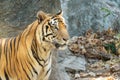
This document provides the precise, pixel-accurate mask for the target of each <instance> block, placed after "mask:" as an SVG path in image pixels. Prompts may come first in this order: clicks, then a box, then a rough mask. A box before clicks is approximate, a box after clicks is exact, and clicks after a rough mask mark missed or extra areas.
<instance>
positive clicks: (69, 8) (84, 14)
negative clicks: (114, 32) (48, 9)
mask: <svg viewBox="0 0 120 80" xmlns="http://www.w3.org/2000/svg"><path fill="white" fill-rule="evenodd" d="M61 3H62V4H61V7H62V9H63V11H64V16H65V18H66V20H67V23H68V30H69V33H70V35H71V36H78V35H82V34H84V32H85V31H86V30H87V29H91V28H92V29H93V30H94V31H96V30H98V29H100V30H103V29H108V27H111V26H113V25H114V27H115V24H116V22H118V24H117V25H116V26H117V28H119V26H120V23H119V22H120V19H118V18H119V15H120V0H109V1H108V0H61ZM114 23H115V24H114Z"/></svg>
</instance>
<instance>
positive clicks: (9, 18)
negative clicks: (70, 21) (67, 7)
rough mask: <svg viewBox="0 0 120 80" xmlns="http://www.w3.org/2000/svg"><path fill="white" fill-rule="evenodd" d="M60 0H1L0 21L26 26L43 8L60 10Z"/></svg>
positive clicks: (16, 25)
mask: <svg viewBox="0 0 120 80" xmlns="http://www.w3.org/2000/svg"><path fill="white" fill-rule="evenodd" d="M60 9H61V8H60V1H59V0H0V21H1V22H5V24H8V25H11V26H12V27H22V28H23V27H25V26H27V25H28V24H29V23H31V22H32V21H33V20H34V19H35V18H36V13H37V12H38V11H39V10H43V11H45V12H48V13H56V12H58V11H59V10H60Z"/></svg>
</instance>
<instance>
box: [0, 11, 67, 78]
mask: <svg viewBox="0 0 120 80" xmlns="http://www.w3.org/2000/svg"><path fill="white" fill-rule="evenodd" d="M37 18H38V19H37V20H35V21H34V22H33V23H31V24H30V25H28V27H27V28H26V29H25V30H24V31H23V32H22V33H21V34H19V35H18V36H16V37H13V38H2V39H0V65H1V66H0V80H48V79H49V75H50V73H51V65H52V64H51V62H52V54H51V50H53V49H54V48H58V47H61V46H63V45H64V44H66V42H67V40H68V39H69V34H68V32H67V29H66V24H65V22H64V18H63V17H62V14H61V12H60V13H58V14H56V15H50V14H47V13H44V12H42V11H39V12H38V13H37ZM56 44H57V47H56Z"/></svg>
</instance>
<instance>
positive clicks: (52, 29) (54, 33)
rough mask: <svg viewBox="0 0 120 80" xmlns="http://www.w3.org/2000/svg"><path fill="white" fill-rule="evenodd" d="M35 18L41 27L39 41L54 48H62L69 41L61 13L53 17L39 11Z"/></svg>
mask: <svg viewBox="0 0 120 80" xmlns="http://www.w3.org/2000/svg"><path fill="white" fill-rule="evenodd" d="M37 18H38V22H39V24H40V25H42V28H41V31H42V33H41V36H42V37H41V40H42V41H44V42H48V43H51V44H53V45H54V46H55V47H56V48H63V47H64V46H65V45H66V43H67V41H68V39H69V34H68V31H67V27H66V23H65V20H64V18H63V17H62V11H61V12H59V13H57V14H55V15H50V14H46V13H44V12H42V11H40V12H38V13H37Z"/></svg>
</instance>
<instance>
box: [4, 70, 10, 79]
mask: <svg viewBox="0 0 120 80" xmlns="http://www.w3.org/2000/svg"><path fill="white" fill-rule="evenodd" d="M4 74H5V78H6V80H9V77H8V75H7V73H6V71H5V70H4Z"/></svg>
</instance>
